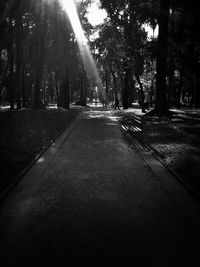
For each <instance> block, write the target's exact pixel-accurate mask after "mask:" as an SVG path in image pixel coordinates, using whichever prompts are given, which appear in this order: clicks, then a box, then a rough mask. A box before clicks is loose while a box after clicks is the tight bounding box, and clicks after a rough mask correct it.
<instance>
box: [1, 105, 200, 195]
mask: <svg viewBox="0 0 200 267" xmlns="http://www.w3.org/2000/svg"><path fill="white" fill-rule="evenodd" d="M109 108H110V109H112V108H111V107H108V109H109ZM81 110H82V108H81V107H78V106H73V107H71V109H70V110H58V109H56V108H48V109H44V110H29V109H22V110H19V111H17V110H16V111H12V112H11V111H7V110H4V109H1V111H0V125H1V128H0V159H1V161H0V162H1V163H0V196H1V197H3V196H4V195H6V194H7V192H8V191H9V190H10V189H11V188H12V187H13V186H14V185H15V183H16V182H17V181H18V180H19V179H20V177H21V176H22V175H23V173H25V172H26V170H27V169H28V168H29V167H30V166H31V164H32V163H33V162H34V161H35V160H36V159H37V158H38V157H39V155H40V154H41V153H42V152H43V151H44V150H45V149H46V148H47V147H48V146H49V145H50V144H51V143H52V142H53V141H54V140H55V139H56V138H57V137H58V136H59V135H60V134H61V133H62V132H63V130H64V129H66V127H68V126H69V124H70V123H71V122H72V121H73V120H74V119H76V117H77V116H78V115H79V113H80V112H81ZM172 111H173V116H172V118H170V119H167V120H166V119H164V121H162V120H160V121H159V123H158V121H157V120H156V121H155V122H154V123H153V120H152V127H151V128H152V129H153V130H151V131H149V129H148V130H147V133H146V135H145V140H143V141H144V142H145V143H146V144H147V145H148V146H149V147H150V149H152V150H153V151H154V152H155V154H156V155H157V156H158V157H159V159H160V160H161V161H162V162H163V164H164V165H165V166H166V167H167V168H169V169H170V170H171V171H172V172H173V173H174V174H175V176H176V177H177V178H178V179H180V180H181V181H182V182H183V183H184V185H186V186H187V187H188V189H189V190H190V191H191V192H192V193H194V194H195V195H196V196H197V197H198V196H199V195H200V194H199V193H200V180H199V172H200V109H183V108H182V109H173V110H172ZM133 114H136V115H138V116H140V117H142V116H143V115H144V114H143V113H141V110H140V109H139V108H138V107H137V106H136V107H133V108H131V109H128V110H122V109H121V110H120V111H115V110H113V115H114V116H116V118H117V119H118V120H119V122H122V121H124V120H126V122H127V121H128V123H130V124H131V123H132V120H131V118H132V115H133ZM128 134H129V140H130V137H131V139H132V140H134V139H135V138H137V136H136V135H134V133H128ZM125 137H126V136H125ZM141 141H142V140H141V139H139V142H141Z"/></svg>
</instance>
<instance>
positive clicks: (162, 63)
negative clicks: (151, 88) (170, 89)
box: [155, 0, 169, 116]
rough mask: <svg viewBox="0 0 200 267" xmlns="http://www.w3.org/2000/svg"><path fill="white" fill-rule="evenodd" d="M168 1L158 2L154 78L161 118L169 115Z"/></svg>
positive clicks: (158, 110)
mask: <svg viewBox="0 0 200 267" xmlns="http://www.w3.org/2000/svg"><path fill="white" fill-rule="evenodd" d="M168 22H169V0H161V1H160V15H159V34H158V49H157V50H158V54H157V78H156V107H155V112H156V114H158V115H160V116H163V115H167V114H168V113H169V109H168V105H167V97H166V69H167V67H166V65H167V50H168Z"/></svg>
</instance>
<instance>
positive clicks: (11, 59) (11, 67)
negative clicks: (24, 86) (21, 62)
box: [8, 16, 15, 110]
mask: <svg viewBox="0 0 200 267" xmlns="http://www.w3.org/2000/svg"><path fill="white" fill-rule="evenodd" d="M12 23H13V18H12V17H11V16H10V17H9V45H8V57H9V71H10V73H9V84H8V87H9V100H10V109H11V110H13V109H14V93H15V90H14V49H13V25H12Z"/></svg>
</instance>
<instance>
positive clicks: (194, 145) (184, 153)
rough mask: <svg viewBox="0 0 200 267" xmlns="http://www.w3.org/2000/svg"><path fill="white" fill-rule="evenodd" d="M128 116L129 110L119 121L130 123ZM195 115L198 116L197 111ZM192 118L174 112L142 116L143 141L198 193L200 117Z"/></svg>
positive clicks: (199, 183) (199, 181) (199, 180)
mask: <svg viewBox="0 0 200 267" xmlns="http://www.w3.org/2000/svg"><path fill="white" fill-rule="evenodd" d="M188 112H189V111H188ZM177 113H178V112H177ZM136 114H137V113H136ZM180 114H181V111H180ZM178 115H179V114H178ZM131 116H132V114H131V113H129V114H123V117H122V118H121V121H123V122H124V123H128V124H131V123H133V120H132V119H131ZM141 116H142V114H141ZM194 117H195V118H199V117H197V116H196V113H195V116H194ZM194 117H193V114H192V113H191V114H190V118H183V117H181V116H177V115H175V116H172V117H171V118H156V117H147V118H144V119H145V127H144V135H145V139H144V142H146V143H148V144H149V145H150V146H151V147H153V149H154V150H155V151H157V152H158V154H159V155H160V157H161V159H162V160H163V162H164V163H165V164H166V166H168V167H169V168H170V169H171V170H172V171H174V172H175V173H176V174H177V175H178V176H179V177H181V178H182V180H183V181H184V182H185V183H186V184H187V185H188V186H189V187H190V188H191V189H192V190H193V191H194V192H197V194H198V195H200V177H199V173H200V120H194V119H193V118H194ZM132 136H133V137H137V135H134V134H133V135H132Z"/></svg>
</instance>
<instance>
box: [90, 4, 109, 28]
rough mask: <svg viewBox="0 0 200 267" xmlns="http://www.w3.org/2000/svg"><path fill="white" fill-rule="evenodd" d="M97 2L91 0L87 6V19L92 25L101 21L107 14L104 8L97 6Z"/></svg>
mask: <svg viewBox="0 0 200 267" xmlns="http://www.w3.org/2000/svg"><path fill="white" fill-rule="evenodd" d="M98 4H99V1H98V0H93V3H92V4H91V6H90V7H89V8H88V20H89V22H90V23H91V24H92V25H93V26H96V25H98V24H101V23H103V21H104V19H105V18H106V16H107V14H106V11H105V10H103V9H100V8H98Z"/></svg>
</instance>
